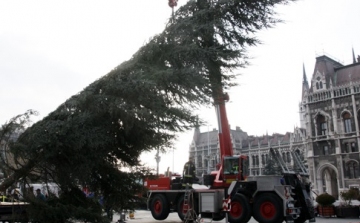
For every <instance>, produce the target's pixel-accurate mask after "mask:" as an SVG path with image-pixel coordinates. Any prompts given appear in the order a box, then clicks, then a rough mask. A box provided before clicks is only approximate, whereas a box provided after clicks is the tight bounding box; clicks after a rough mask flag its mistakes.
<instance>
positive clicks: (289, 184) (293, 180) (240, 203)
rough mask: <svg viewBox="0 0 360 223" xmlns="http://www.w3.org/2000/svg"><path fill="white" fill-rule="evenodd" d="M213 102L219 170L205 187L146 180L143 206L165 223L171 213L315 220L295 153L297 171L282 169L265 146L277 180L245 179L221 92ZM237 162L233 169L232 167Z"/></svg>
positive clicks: (267, 222) (237, 220)
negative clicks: (275, 165)
mask: <svg viewBox="0 0 360 223" xmlns="http://www.w3.org/2000/svg"><path fill="white" fill-rule="evenodd" d="M220 95H221V97H219V98H217V100H215V108H216V114H217V118H218V124H219V144H220V154H221V163H220V165H219V168H218V170H216V171H212V172H211V174H209V175H205V176H204V182H203V183H204V184H203V185H198V184H193V185H189V188H183V187H182V184H181V179H180V178H176V179H173V180H170V179H168V180H167V181H164V179H159V180H152V181H148V182H145V186H146V187H147V188H148V189H149V191H148V201H147V207H148V209H149V210H150V211H151V214H152V216H153V218H154V219H156V220H164V219H166V218H167V217H168V215H169V213H170V212H172V211H175V212H177V213H178V215H179V217H180V219H181V220H183V221H185V222H188V221H197V220H198V217H199V216H201V218H211V219H212V220H222V219H224V218H225V216H226V214H228V218H227V219H228V221H229V222H231V223H245V222H248V221H249V220H250V218H251V217H253V218H255V220H257V221H258V222H260V223H279V222H283V221H286V222H287V223H303V222H305V221H307V220H309V221H310V222H314V221H315V213H314V207H313V204H312V200H311V198H310V182H309V181H308V176H309V174H308V173H307V172H306V168H305V166H304V165H303V164H302V163H301V161H300V159H299V158H298V156H297V153H296V152H291V154H292V156H293V160H294V162H296V163H297V165H298V166H299V167H300V169H301V171H300V172H298V173H296V172H294V171H291V170H289V169H288V168H287V167H286V164H285V162H284V161H283V160H282V157H281V156H280V154H279V152H278V151H277V150H275V149H273V148H270V153H271V155H272V157H274V159H275V160H276V162H277V163H278V165H279V166H280V167H281V168H282V176H247V175H248V166H247V165H248V162H247V157H246V156H244V155H233V148H232V144H231V138H230V128H229V125H228V120H227V115H226V108H225V102H226V101H228V100H229V97H228V95H227V94H224V93H222V92H221V94H220ZM233 164H236V165H237V166H238V168H237V169H235V170H234V169H231V167H232V165H233Z"/></svg>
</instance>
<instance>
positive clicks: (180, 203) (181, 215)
mask: <svg viewBox="0 0 360 223" xmlns="http://www.w3.org/2000/svg"><path fill="white" fill-rule="evenodd" d="M184 197H185V195H181V197H180V198H179V200H178V202H177V206H176V209H177V213H178V216H179V218H180V219H181V221H184V219H185V214H184V212H183V207H184ZM197 202H198V200H197V199H194V202H191V201H190V202H189V206H190V205H191V203H193V204H194V207H193V208H194V210H195V213H196V214H197V215H198V214H199V210H198V209H199V208H198V206H199V205H198V203H197ZM195 220H196V219H195Z"/></svg>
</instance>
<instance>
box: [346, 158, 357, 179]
mask: <svg viewBox="0 0 360 223" xmlns="http://www.w3.org/2000/svg"><path fill="white" fill-rule="evenodd" d="M346 170H347V175H348V177H349V178H350V179H354V178H358V177H359V165H358V164H357V163H356V162H355V161H350V162H348V163H347V164H346Z"/></svg>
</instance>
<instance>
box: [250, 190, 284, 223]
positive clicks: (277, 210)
mask: <svg viewBox="0 0 360 223" xmlns="http://www.w3.org/2000/svg"><path fill="white" fill-rule="evenodd" d="M253 216H254V218H255V220H257V221H258V222H260V223H278V222H282V221H283V220H284V216H283V207H282V205H281V202H280V200H279V199H278V197H277V196H276V195H274V194H270V193H265V194H261V195H260V196H258V197H257V198H255V202H254V206H253Z"/></svg>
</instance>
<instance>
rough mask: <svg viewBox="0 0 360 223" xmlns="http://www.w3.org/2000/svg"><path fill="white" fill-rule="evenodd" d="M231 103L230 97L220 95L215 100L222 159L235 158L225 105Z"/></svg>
mask: <svg viewBox="0 0 360 223" xmlns="http://www.w3.org/2000/svg"><path fill="white" fill-rule="evenodd" d="M227 101H229V95H228V94H226V93H225V94H224V93H223V92H221V93H220V96H219V97H218V98H217V99H216V100H215V110H216V116H217V120H218V128H219V144H220V155H221V159H223V158H224V156H233V148H232V143H231V136H230V127H229V122H228V119H227V114H226V108H225V103H226V102H227Z"/></svg>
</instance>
